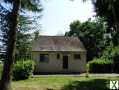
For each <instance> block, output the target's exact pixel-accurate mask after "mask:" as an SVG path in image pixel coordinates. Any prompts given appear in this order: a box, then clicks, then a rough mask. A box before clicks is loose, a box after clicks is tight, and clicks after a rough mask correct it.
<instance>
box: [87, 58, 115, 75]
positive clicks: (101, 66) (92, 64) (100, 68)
mask: <svg viewBox="0 0 119 90" xmlns="http://www.w3.org/2000/svg"><path fill="white" fill-rule="evenodd" d="M112 65H113V64H112V62H111V61H108V60H100V59H94V60H92V61H89V62H88V64H87V69H88V72H89V73H111V72H112Z"/></svg>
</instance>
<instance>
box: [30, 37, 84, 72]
mask: <svg viewBox="0 0 119 90" xmlns="http://www.w3.org/2000/svg"><path fill="white" fill-rule="evenodd" d="M32 55H33V60H35V62H36V69H35V72H37V73H82V72H85V71H86V50H85V48H84V46H83V44H82V42H81V41H80V40H79V39H78V37H67V36H40V37H39V38H38V39H37V40H35V41H34V42H33V46H32Z"/></svg>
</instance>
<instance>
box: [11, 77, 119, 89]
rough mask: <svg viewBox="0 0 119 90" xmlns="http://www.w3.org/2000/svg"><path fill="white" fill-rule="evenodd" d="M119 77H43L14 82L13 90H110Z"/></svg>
mask: <svg viewBox="0 0 119 90" xmlns="http://www.w3.org/2000/svg"><path fill="white" fill-rule="evenodd" d="M110 80H119V78H117V77H115V78H114V77H113V78H110V77H105V78H104V77H89V78H86V77H78V76H76V77H73V76H41V77H34V78H29V79H27V80H20V81H13V83H12V86H13V90H105V89H106V90H108V89H109V82H110Z"/></svg>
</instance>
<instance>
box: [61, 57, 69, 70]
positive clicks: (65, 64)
mask: <svg viewBox="0 0 119 90" xmlns="http://www.w3.org/2000/svg"><path fill="white" fill-rule="evenodd" d="M62 67H63V69H68V56H63V65H62Z"/></svg>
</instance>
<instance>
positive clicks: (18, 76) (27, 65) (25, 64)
mask: <svg viewBox="0 0 119 90" xmlns="http://www.w3.org/2000/svg"><path fill="white" fill-rule="evenodd" d="M33 70H34V62H33V61H32V60H26V61H23V60H20V61H17V62H16V63H15V66H14V69H13V79H14V80H23V79H27V78H28V77H29V76H30V75H31V74H32V72H33Z"/></svg>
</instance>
